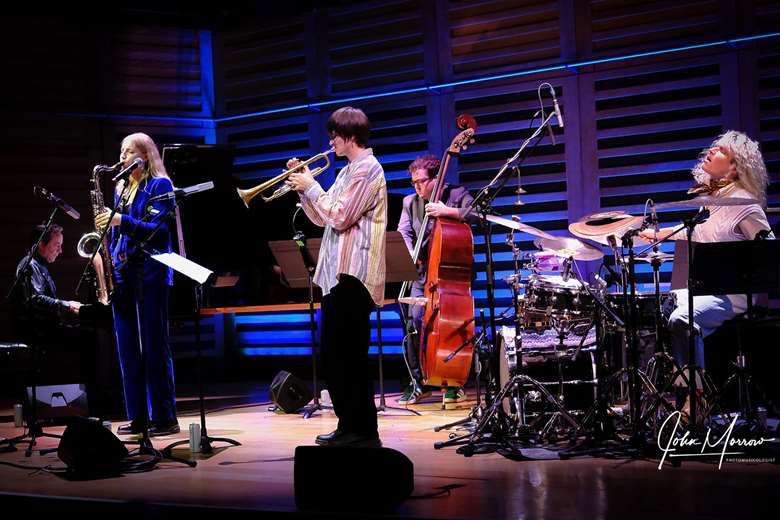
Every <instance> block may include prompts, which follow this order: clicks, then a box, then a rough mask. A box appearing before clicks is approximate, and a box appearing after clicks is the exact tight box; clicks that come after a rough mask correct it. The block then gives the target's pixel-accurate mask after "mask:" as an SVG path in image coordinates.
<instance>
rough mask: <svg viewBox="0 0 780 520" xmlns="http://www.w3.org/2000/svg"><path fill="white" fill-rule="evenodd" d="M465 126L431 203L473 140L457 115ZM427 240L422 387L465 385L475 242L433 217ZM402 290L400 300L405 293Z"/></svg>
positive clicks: (465, 228)
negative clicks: (452, 163)
mask: <svg viewBox="0 0 780 520" xmlns="http://www.w3.org/2000/svg"><path fill="white" fill-rule="evenodd" d="M458 122H459V124H460V125H462V126H461V127H462V128H463V127H465V129H464V130H463V131H461V132H460V133H459V134H458V135H457V136H455V138H454V139H453V140H452V142H451V143H450V146H449V148H448V149H447V151H446V152H445V153H444V156H443V157H442V161H441V164H440V166H439V171H438V172H437V175H436V182H435V185H434V186H435V187H434V190H433V193H432V195H431V200H430V202H437V201H439V200H441V195H442V192H443V189H444V179H445V176H446V173H447V168H448V166H449V162H450V159H451V158H452V157H453V156H456V155H459V154H460V151H461V150H462V149H465V148H466V147H467V145H468V144H469V143H470V142H473V137H474V133H475V129H476V124H475V122H474V119H473V118H472V117H471V116H465V115H464V116H460V117H459V118H458ZM428 221H429V217H428V215H426V216H425V217H424V218H423V222H422V225H421V226H420V233H419V236H418V237H417V243H416V245H415V249H414V254H413V260H414V261H415V263H416V262H417V260H418V258H419V253H420V248H421V245H422V243H423V242H424V240H425V236H426V230H428ZM429 236H430V238H429V240H428V258H427V271H426V272H427V279H426V282H425V286H424V289H423V290H424V293H423V297H422V299H421V301H420V302H418V303H422V302H423V301H424V305H425V310H424V313H423V320H422V330H421V331H420V334H419V337H420V345H419V353H420V356H419V359H420V369H421V372H422V379H423V381H422V382H423V384H424V385H429V386H439V387H444V386H464V384H465V382H466V380H467V379H468V376H469V372H470V370H471V365H472V358H473V354H474V350H473V345H472V343H471V340H472V339H473V337H474V298H473V297H472V295H471V277H472V265H473V257H474V239H473V237H472V234H471V227H470V226H469V225H468V224H466V223H465V222H461V221H458V220H454V219H450V218H443V217H439V218H436V219H435V222H434V223H433V226H432V228H431V230H430V231H429ZM405 288H406V284H404V286H403V287H402V293H401V296H403V294H404V291H405V290H406V289H405Z"/></svg>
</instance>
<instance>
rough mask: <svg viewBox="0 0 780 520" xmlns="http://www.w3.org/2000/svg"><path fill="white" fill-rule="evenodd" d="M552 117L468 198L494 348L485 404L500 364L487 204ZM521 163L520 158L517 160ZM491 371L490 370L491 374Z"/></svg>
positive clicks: (494, 388)
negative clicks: (481, 242) (476, 217)
mask: <svg viewBox="0 0 780 520" xmlns="http://www.w3.org/2000/svg"><path fill="white" fill-rule="evenodd" d="M554 116H555V112H552V113H550V114H549V115H547V117H546V118H545V119H544V120H543V121H542V123H541V125H539V127H538V128H537V129H536V130H535V131H534V133H533V134H531V136H530V137H528V139H526V140H525V141H523V144H522V145H521V146H520V148H519V149H518V150H517V152H516V153H515V154H514V155H513V156H512V157H510V158H509V159H507V160H506V162H505V163H504V164H503V166H501V168H500V169H499V170H498V173H497V174H496V175H495V177H493V179H492V180H491V181H490V182H489V183H488V184H487V185H486V186H484V187H483V188H482V189H481V190H480V191H479V193H478V194H477V196H476V197H474V200H473V201H471V206H470V210H475V211H477V212H478V213H479V214H480V217H481V218H480V225H481V228H482V232H483V236H484V237H485V283H486V292H487V300H488V311H489V313H490V314H489V315H490V339H491V344H492V347H493V348H492V351H491V355H490V357H489V359H490V360H491V363H490V369H489V370H488V374H489V376H488V377H489V378H490V379H489V382H488V388H487V392H486V393H485V402H486V404H487V405H488V406H490V405H491V404H492V402H493V396H495V394H496V393H497V392H498V388H497V384H496V383H497V377H496V375H495V370H496V368H497V367H498V366H499V359H498V356H499V352H498V350H499V349H498V346H497V343H496V341H497V340H496V304H495V296H494V286H495V282H494V280H493V248H492V245H491V238H492V223H491V222H490V221H488V220H487V216H488V215H489V214H492V212H493V211H492V208H491V206H490V203H491V202H492V201H493V199H495V198H496V196H498V193H499V192H500V191H501V188H503V187H504V185H505V184H506V183H507V182H508V181H509V175H506V172H507V170H509V169H510V167H511V166H516V165H515V162H516V161H518V159H520V156H521V155H522V154H523V152H524V151H525V150H526V148H527V147H528V145H529V144H530V143H531V141H533V140H534V139H536V141H535V142H534V143H533V147H532V148H531V149H533V148H535V147H536V145H537V144H539V141H541V139H542V130H544V128H545V127H546V126H547V125H548V124H549V122H550V120H551V119H552V118H553V117H554ZM520 163H522V160H520ZM493 188H495V189H494V190H493V192H492V193H491V189H493ZM491 372H493V373H492V374H491Z"/></svg>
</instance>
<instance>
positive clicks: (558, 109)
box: [550, 85, 563, 128]
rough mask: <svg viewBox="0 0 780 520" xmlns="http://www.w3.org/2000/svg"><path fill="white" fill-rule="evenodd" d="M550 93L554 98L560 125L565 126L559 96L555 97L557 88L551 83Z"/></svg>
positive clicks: (556, 115)
mask: <svg viewBox="0 0 780 520" xmlns="http://www.w3.org/2000/svg"><path fill="white" fill-rule="evenodd" d="M550 94H552V98H553V106H554V107H555V117H556V118H557V119H558V126H559V127H561V128H563V116H562V115H561V107H560V106H558V98H557V97H555V89H554V88H553V87H552V85H550Z"/></svg>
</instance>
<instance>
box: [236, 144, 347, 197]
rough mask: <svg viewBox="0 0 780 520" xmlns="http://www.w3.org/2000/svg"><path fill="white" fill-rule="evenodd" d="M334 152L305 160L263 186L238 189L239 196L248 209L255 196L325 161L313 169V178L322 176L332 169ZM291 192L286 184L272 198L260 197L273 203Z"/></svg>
mask: <svg viewBox="0 0 780 520" xmlns="http://www.w3.org/2000/svg"><path fill="white" fill-rule="evenodd" d="M334 151H335V148H331V149H330V150H326V151H324V152H322V153H318V154H317V155H315V156H313V157H311V158H309V159H307V160H305V161H303V162H301V163H298V164H297V165H296V166H293V167H292V168H290V169H289V170H285V171H283V172H282V173H280V174H279V175H277V176H276V177H274V178H273V179H269V180H267V181H265V182H264V183H262V184H258V185H257V186H255V187H254V188H249V189H246V190H242V189H240V188H236V191H237V192H238V196H239V197H241V200H242V201H244V205H245V206H246V207H247V208H248V207H249V201H251V200H252V199H253V198H255V196H257V195H259V194H262V193H263V192H264V191H267V190H268V189H270V188H272V187H273V186H274V185H275V184H278V183H280V182H282V181H286V180H287V177H289V176H290V174H292V173H294V172H296V171H298V170H300V169H301V168H303V167H305V166H308V165H310V164H311V163H314V162H317V161H321V160H323V161H325V164H324V165H322V166H318V167H317V168H313V169H311V176H312V177H316V176H317V175H319V174H321V173H322V172H324V171H325V170H327V169H328V168H330V159H329V158H328V155H329V154H332V153H333V152H334ZM290 190H292V187H291V186H289V185H288V184H285V185H284V186H280V187H279V188H277V189H276V190H274V192H273V193H272V194H271V195H270V196H268V197H266V196H265V195H260V197H261V198H262V199H263V200H264V201H266V202H269V201H272V200H274V199H278V198H279V197H281V196H282V195H284V194H285V193H287V192H289V191H290Z"/></svg>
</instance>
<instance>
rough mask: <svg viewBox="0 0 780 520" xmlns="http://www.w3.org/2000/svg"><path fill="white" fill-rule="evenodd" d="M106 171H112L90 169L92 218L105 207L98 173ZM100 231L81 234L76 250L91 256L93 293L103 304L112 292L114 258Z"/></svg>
mask: <svg viewBox="0 0 780 520" xmlns="http://www.w3.org/2000/svg"><path fill="white" fill-rule="evenodd" d="M106 171H112V169H111V167H107V166H101V165H98V166H95V168H94V169H93V170H92V178H91V179H90V184H91V189H90V190H89V199H90V201H91V203H92V215H93V218H94V217H96V216H97V215H98V214H99V213H101V212H102V211H103V208H104V207H105V205H104V204H103V190H101V189H100V174H101V173H103V172H106ZM100 231H101V230H99V229H98V230H95V231H91V232H89V233H86V234H84V235H82V236H81V238H80V239H79V243H78V245H77V246H76V250H77V251H78V253H79V256H81V257H83V258H92V265H93V267H94V268H95V293H96V295H97V299H98V301H99V302H100V303H102V304H103V305H108V300H109V298H110V297H111V295H112V294H113V292H114V259H113V258H111V253H110V251H109V250H108V237H107V236H104V237H103V240H102V243H101V240H100ZM96 250H99V251H98V254H95V251H96ZM93 255H94V256H93Z"/></svg>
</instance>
